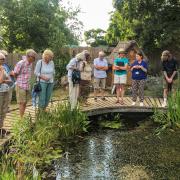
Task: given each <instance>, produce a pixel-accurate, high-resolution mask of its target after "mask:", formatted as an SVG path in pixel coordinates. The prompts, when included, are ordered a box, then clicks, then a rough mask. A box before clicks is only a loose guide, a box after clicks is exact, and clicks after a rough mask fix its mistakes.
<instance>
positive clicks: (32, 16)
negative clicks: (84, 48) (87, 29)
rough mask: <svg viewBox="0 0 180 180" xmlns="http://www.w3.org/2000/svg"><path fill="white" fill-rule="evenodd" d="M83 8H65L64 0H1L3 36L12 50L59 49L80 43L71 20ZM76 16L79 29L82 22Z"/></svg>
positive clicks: (0, 16)
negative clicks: (62, 2)
mask: <svg viewBox="0 0 180 180" xmlns="http://www.w3.org/2000/svg"><path fill="white" fill-rule="evenodd" d="M78 12H79V10H72V8H71V9H70V10H67V9H65V8H64V7H63V6H62V5H61V4H60V0H41V1H39V0H31V1H29V0H9V1H6V0H1V6H0V35H1V36H2V37H3V39H4V42H6V43H5V46H6V48H7V49H8V51H9V52H12V51H14V50H17V49H18V50H23V49H27V48H30V47H31V48H34V49H35V50H37V51H41V50H43V49H45V48H47V47H49V48H51V49H53V50H55V49H58V48H59V47H62V46H63V45H67V44H77V43H78V42H77V39H78V37H77V36H75V34H74V32H73V30H74V29H73V26H72V25H71V26H70V27H68V25H67V21H68V20H71V21H73V19H75V17H76V15H77V14H78ZM78 22H79V21H77V19H76V29H78V27H79V25H80V23H78Z"/></svg>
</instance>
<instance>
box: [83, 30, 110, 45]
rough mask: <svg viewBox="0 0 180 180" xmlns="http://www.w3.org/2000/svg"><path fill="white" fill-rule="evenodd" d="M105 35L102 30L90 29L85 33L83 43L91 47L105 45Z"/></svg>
mask: <svg viewBox="0 0 180 180" xmlns="http://www.w3.org/2000/svg"><path fill="white" fill-rule="evenodd" d="M105 33H106V31H104V30H103V29H100V28H98V29H90V30H89V31H85V33H84V36H85V41H86V43H87V44H89V45H91V46H92V47H96V46H103V45H107V42H106V40H105Z"/></svg>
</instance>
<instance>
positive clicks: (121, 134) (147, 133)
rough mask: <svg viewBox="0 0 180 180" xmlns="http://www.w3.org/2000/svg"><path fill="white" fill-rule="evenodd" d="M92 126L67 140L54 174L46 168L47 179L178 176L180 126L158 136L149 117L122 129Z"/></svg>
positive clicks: (172, 179) (125, 179) (174, 178)
mask: <svg viewBox="0 0 180 180" xmlns="http://www.w3.org/2000/svg"><path fill="white" fill-rule="evenodd" d="M95 127H96V128H95ZM91 129H92V130H91V131H90V132H89V133H88V134H86V135H85V136H83V137H79V138H78V139H75V140H74V141H73V142H68V143H67V144H66V146H65V153H64V155H63V158H61V159H60V160H59V161H57V162H56V165H55V169H56V171H55V172H54V174H56V178H55V177H54V178H52V176H53V175H52V174H53V173H52V174H51V172H48V173H47V174H46V175H47V176H46V178H47V179H51V178H52V179H57V180H62V179H63V180H64V179H78V180H93V179H97V180H104V179H107V180H109V179H110V180H111V179H112V180H114V179H120V180H121V179H122V180H140V179H144V180H148V179H163V180H166V179H167V180H178V179H180V153H179V152H180V138H179V137H180V131H179V130H177V131H172V130H167V131H165V132H163V133H161V134H160V135H159V136H157V135H156V134H155V129H156V127H155V125H154V124H153V123H152V122H151V121H150V120H148V121H143V122H142V121H141V122H138V123H134V125H133V126H132V125H131V127H126V128H122V129H109V128H101V127H98V128H97V126H93V127H91Z"/></svg>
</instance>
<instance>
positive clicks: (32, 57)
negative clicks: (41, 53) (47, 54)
mask: <svg viewBox="0 0 180 180" xmlns="http://www.w3.org/2000/svg"><path fill="white" fill-rule="evenodd" d="M28 57H30V58H33V59H36V57H34V56H28Z"/></svg>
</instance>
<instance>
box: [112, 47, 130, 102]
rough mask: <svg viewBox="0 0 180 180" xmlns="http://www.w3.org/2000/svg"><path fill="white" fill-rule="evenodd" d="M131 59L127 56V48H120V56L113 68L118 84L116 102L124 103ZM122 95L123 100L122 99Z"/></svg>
mask: <svg viewBox="0 0 180 180" xmlns="http://www.w3.org/2000/svg"><path fill="white" fill-rule="evenodd" d="M128 62H129V60H128V59H127V58H126V57H125V50H124V49H122V48H120V49H119V57H118V58H116V59H115V60H114V65H113V70H114V84H115V86H116V95H117V101H116V103H120V104H121V105H123V104H124V102H123V97H124V91H125V90H124V86H125V84H126V82H127V69H128ZM120 97H121V100H120Z"/></svg>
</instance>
